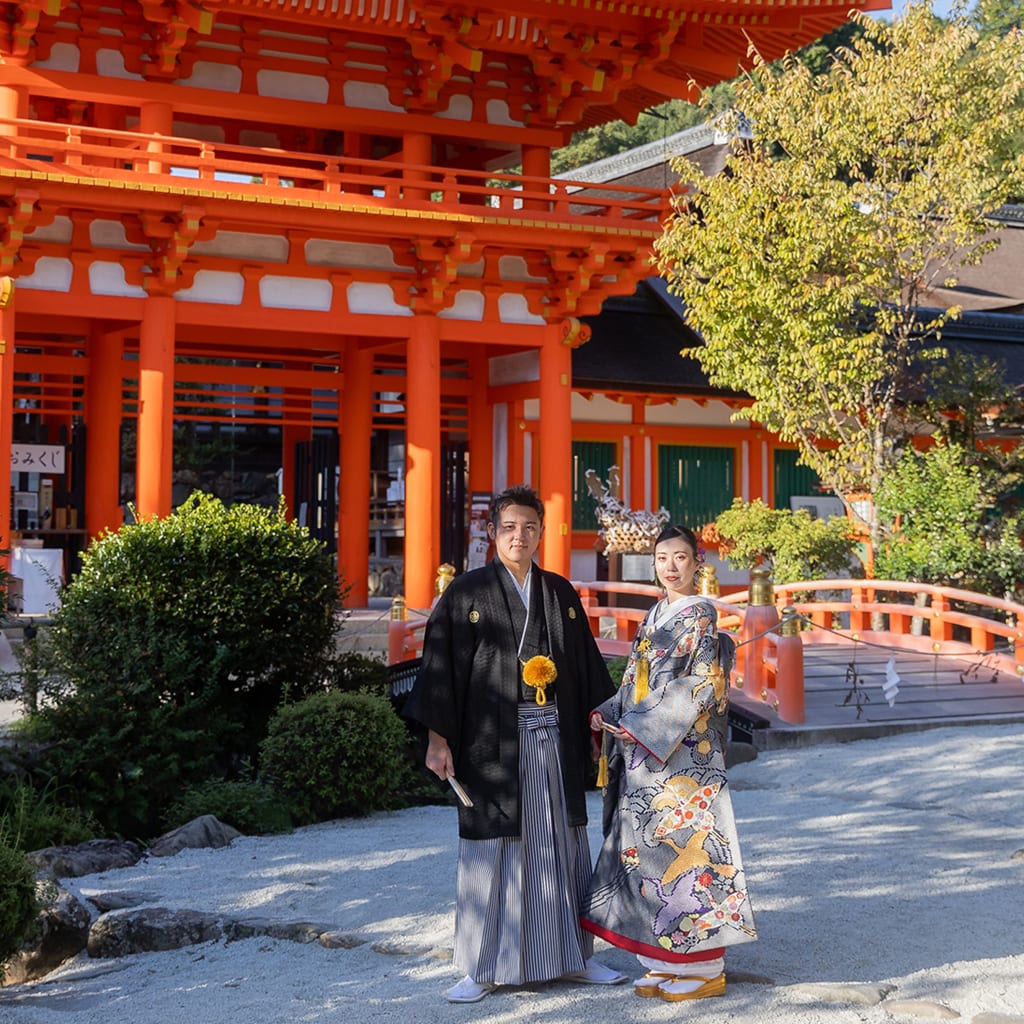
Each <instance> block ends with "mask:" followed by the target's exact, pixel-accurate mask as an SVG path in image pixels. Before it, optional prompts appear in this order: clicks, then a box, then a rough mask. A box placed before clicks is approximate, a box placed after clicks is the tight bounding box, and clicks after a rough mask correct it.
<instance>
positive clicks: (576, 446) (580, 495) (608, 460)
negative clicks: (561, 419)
mask: <svg viewBox="0 0 1024 1024" xmlns="http://www.w3.org/2000/svg"><path fill="white" fill-rule="evenodd" d="M615 465H618V460H617V458H616V455H615V442H614V441H573V443H572V528H573V529H574V530H596V529H597V517H596V516H595V515H594V508H595V507H596V502H595V501H594V499H593V498H592V497H591V496H590V489H589V488H588V487H587V480H586V472H587V470H588V469H592V470H593V471H594V472H595V473H596V474H597V475H598V477H599V478H600V479H601V480H602V481H604V482H607V480H608V469H609V467H611V466H615Z"/></svg>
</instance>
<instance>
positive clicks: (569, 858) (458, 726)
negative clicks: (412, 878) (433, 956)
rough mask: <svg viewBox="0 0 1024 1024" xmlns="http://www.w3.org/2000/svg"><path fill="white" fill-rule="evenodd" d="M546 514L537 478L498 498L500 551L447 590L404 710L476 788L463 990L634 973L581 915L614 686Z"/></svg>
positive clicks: (462, 934)
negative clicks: (551, 541) (589, 789)
mask: <svg viewBox="0 0 1024 1024" xmlns="http://www.w3.org/2000/svg"><path fill="white" fill-rule="evenodd" d="M543 517H544V506H543V504H542V503H541V501H540V499H539V498H538V497H537V495H536V493H535V492H534V491H533V490H531V489H530V488H529V487H524V486H519V487H512V488H509V489H508V490H506V491H503V492H502V493H501V494H499V495H497V497H495V498H494V500H493V501H492V502H491V508H490V515H489V523H488V535H489V536H490V538H491V540H492V541H493V543H494V545H495V551H496V558H495V559H494V561H492V562H491V563H490V564H489V565H486V566H484V567H483V568H481V569H475V570H473V571H472V572H468V573H466V574H464V575H462V576H458V577H456V578H455V579H454V580H453V581H452V582H451V584H450V585H449V586H448V587H447V589H446V590H445V591H444V593H443V594H442V596H441V597H440V599H439V600H438V602H437V604H436V605H435V607H434V609H433V611H432V612H431V615H430V620H429V622H428V624H427V629H426V633H425V635H424V642H423V667H422V669H421V670H420V673H419V676H418V677H417V680H416V684H415V686H414V687H413V691H412V693H411V695H410V697H409V700H408V701H407V702H406V705H405V708H404V714H405V715H406V716H407V717H409V718H411V719H413V720H415V721H417V722H419V723H421V724H422V725H423V726H425V727H426V729H427V730H428V746H427V754H426V765H427V767H428V768H429V769H430V770H431V771H432V772H434V774H435V775H437V776H438V778H440V779H442V780H447V779H454V780H455V781H456V782H457V783H458V784H459V785H460V786H461V787H462V789H463V790H464V794H465V797H466V799H465V800H462V801H461V805H460V807H459V861H458V880H457V885H456V911H455V956H454V962H455V966H456V967H457V968H458V969H459V970H461V971H463V972H465V975H466V977H465V978H463V979H462V981H460V982H459V983H458V984H457V985H455V986H454V987H452V988H451V989H449V990H448V992H447V998H448V999H449V1001H451V1002H457V1003H471V1002H477V1001H478V1000H480V999H483V998H484V996H486V995H487V994H488V993H489V992H491V991H493V990H494V989H495V988H497V987H498V986H499V985H525V984H530V983H534V982H542V981H549V980H552V979H555V978H563V979H566V980H568V981H577V982H585V983H590V984H598V985H614V984H617V983H619V982H621V981H625V980H626V979H625V976H624V975H622V974H619V973H618V972H617V971H613V970H611V969H610V968H608V967H605V966H604V965H602V964H600V963H597V962H596V961H594V960H593V959H591V953H592V951H593V938H592V936H590V935H588V934H587V933H585V932H584V931H583V930H582V928H581V927H580V924H579V912H580V907H581V906H582V901H583V900H584V898H585V896H586V894H587V890H588V886H589V883H590V876H591V865H592V862H591V858H590V848H589V845H588V842H587V833H586V824H587V811H586V799H585V796H586V792H585V791H586V777H587V761H588V758H589V757H590V751H591V738H590V737H591V733H590V728H589V723H588V718H589V712H590V710H591V708H594V707H596V706H597V705H598V704H600V703H601V702H602V701H604V700H606V699H607V698H608V697H610V696H611V695H612V693H613V692H614V687H613V685H612V681H611V678H610V677H609V675H608V670H607V668H606V667H605V664H604V659H603V658H602V657H601V654H600V652H599V651H598V649H597V644H596V643H595V641H594V637H593V634H592V633H591V631H590V627H589V625H588V623H587V617H586V614H585V613H584V611H583V606H582V605H581V604H580V599H579V596H578V595H577V593H576V591H575V590H574V589H573V587H572V584H570V583H569V581H568V580H566V579H563V578H562V577H561V576H559V575H557V574H555V573H551V572H545V571H544V570H542V569H540V568H539V567H538V566H536V565H535V564H534V562H533V556H534V555H535V554H536V551H537V547H538V546H539V544H540V539H541V536H542V534H543V532H544V520H543ZM453 788H454V784H453ZM460 799H461V798H460ZM467 803H471V806H467Z"/></svg>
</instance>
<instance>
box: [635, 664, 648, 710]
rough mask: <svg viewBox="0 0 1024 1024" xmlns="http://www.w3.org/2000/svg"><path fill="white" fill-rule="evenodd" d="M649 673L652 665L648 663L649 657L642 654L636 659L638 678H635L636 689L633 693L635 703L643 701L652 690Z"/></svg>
mask: <svg viewBox="0 0 1024 1024" xmlns="http://www.w3.org/2000/svg"><path fill="white" fill-rule="evenodd" d="M649 674H650V666H649V665H648V663H647V659H646V658H645V657H644V656H643V655H641V656H640V657H639V658H637V659H636V678H635V680H634V682H635V686H636V689H635V691H634V693H633V703H634V704H639V703H640V701H642V700H643V699H644V697H646V696H647V694H648V693H649V692H650V688H649V686H648V676H649Z"/></svg>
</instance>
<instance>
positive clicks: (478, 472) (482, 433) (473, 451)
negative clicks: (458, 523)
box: [469, 353, 494, 493]
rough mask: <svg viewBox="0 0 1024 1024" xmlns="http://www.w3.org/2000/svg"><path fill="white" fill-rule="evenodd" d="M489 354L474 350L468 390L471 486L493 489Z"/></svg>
mask: <svg viewBox="0 0 1024 1024" xmlns="http://www.w3.org/2000/svg"><path fill="white" fill-rule="evenodd" d="M489 373H490V368H489V366H488V359H487V356H486V355H485V354H483V353H475V354H474V355H473V356H472V358H471V359H470V376H471V379H472V382H473V386H472V389H471V390H470V393H469V490H470V492H471V493H472V492H473V491H485V492H488V493H490V492H492V491H493V490H494V409H493V408H492V406H491V403H490V400H489V399H488V397H487V388H488V385H489V379H488V374H489Z"/></svg>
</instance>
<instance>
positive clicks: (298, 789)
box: [260, 692, 414, 822]
mask: <svg viewBox="0 0 1024 1024" xmlns="http://www.w3.org/2000/svg"><path fill="white" fill-rule="evenodd" d="M406 740H407V733H406V730H405V725H404V724H403V722H402V721H401V719H399V717H398V715H397V714H396V713H395V712H394V710H393V709H392V707H391V705H390V704H389V703H388V702H387V701H386V700H385V699H384V698H382V697H377V696H373V695H371V694H366V693H337V692H333V693H321V694H316V695H315V696H312V697H308V698H306V699H305V700H303V701H299V702H298V703H296V704H289V705H286V706H284V707H282V708H280V709H279V710H278V712H277V714H276V715H275V716H274V718H273V719H272V720H271V722H270V729H269V731H268V734H267V737H266V739H265V740H264V741H263V743H262V746H261V748H260V758H261V761H260V763H261V770H262V772H263V773H264V774H265V776H266V777H267V778H268V779H270V781H271V783H272V784H273V786H274V788H275V789H276V790H277V792H278V793H279V794H280V795H281V796H283V797H284V798H285V799H286V800H287V801H288V803H289V806H290V807H291V808H292V813H293V815H294V816H295V818H296V820H297V821H300V822H310V821H326V820H329V819H331V818H339V817H345V816H349V815H360V814H367V813H369V812H371V811H377V810H392V809H394V808H397V807H403V806H407V805H408V803H409V802H410V799H409V798H410V794H411V793H412V792H413V790H414V780H413V772H412V766H411V764H410V761H409V758H408V756H407V754H406Z"/></svg>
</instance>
